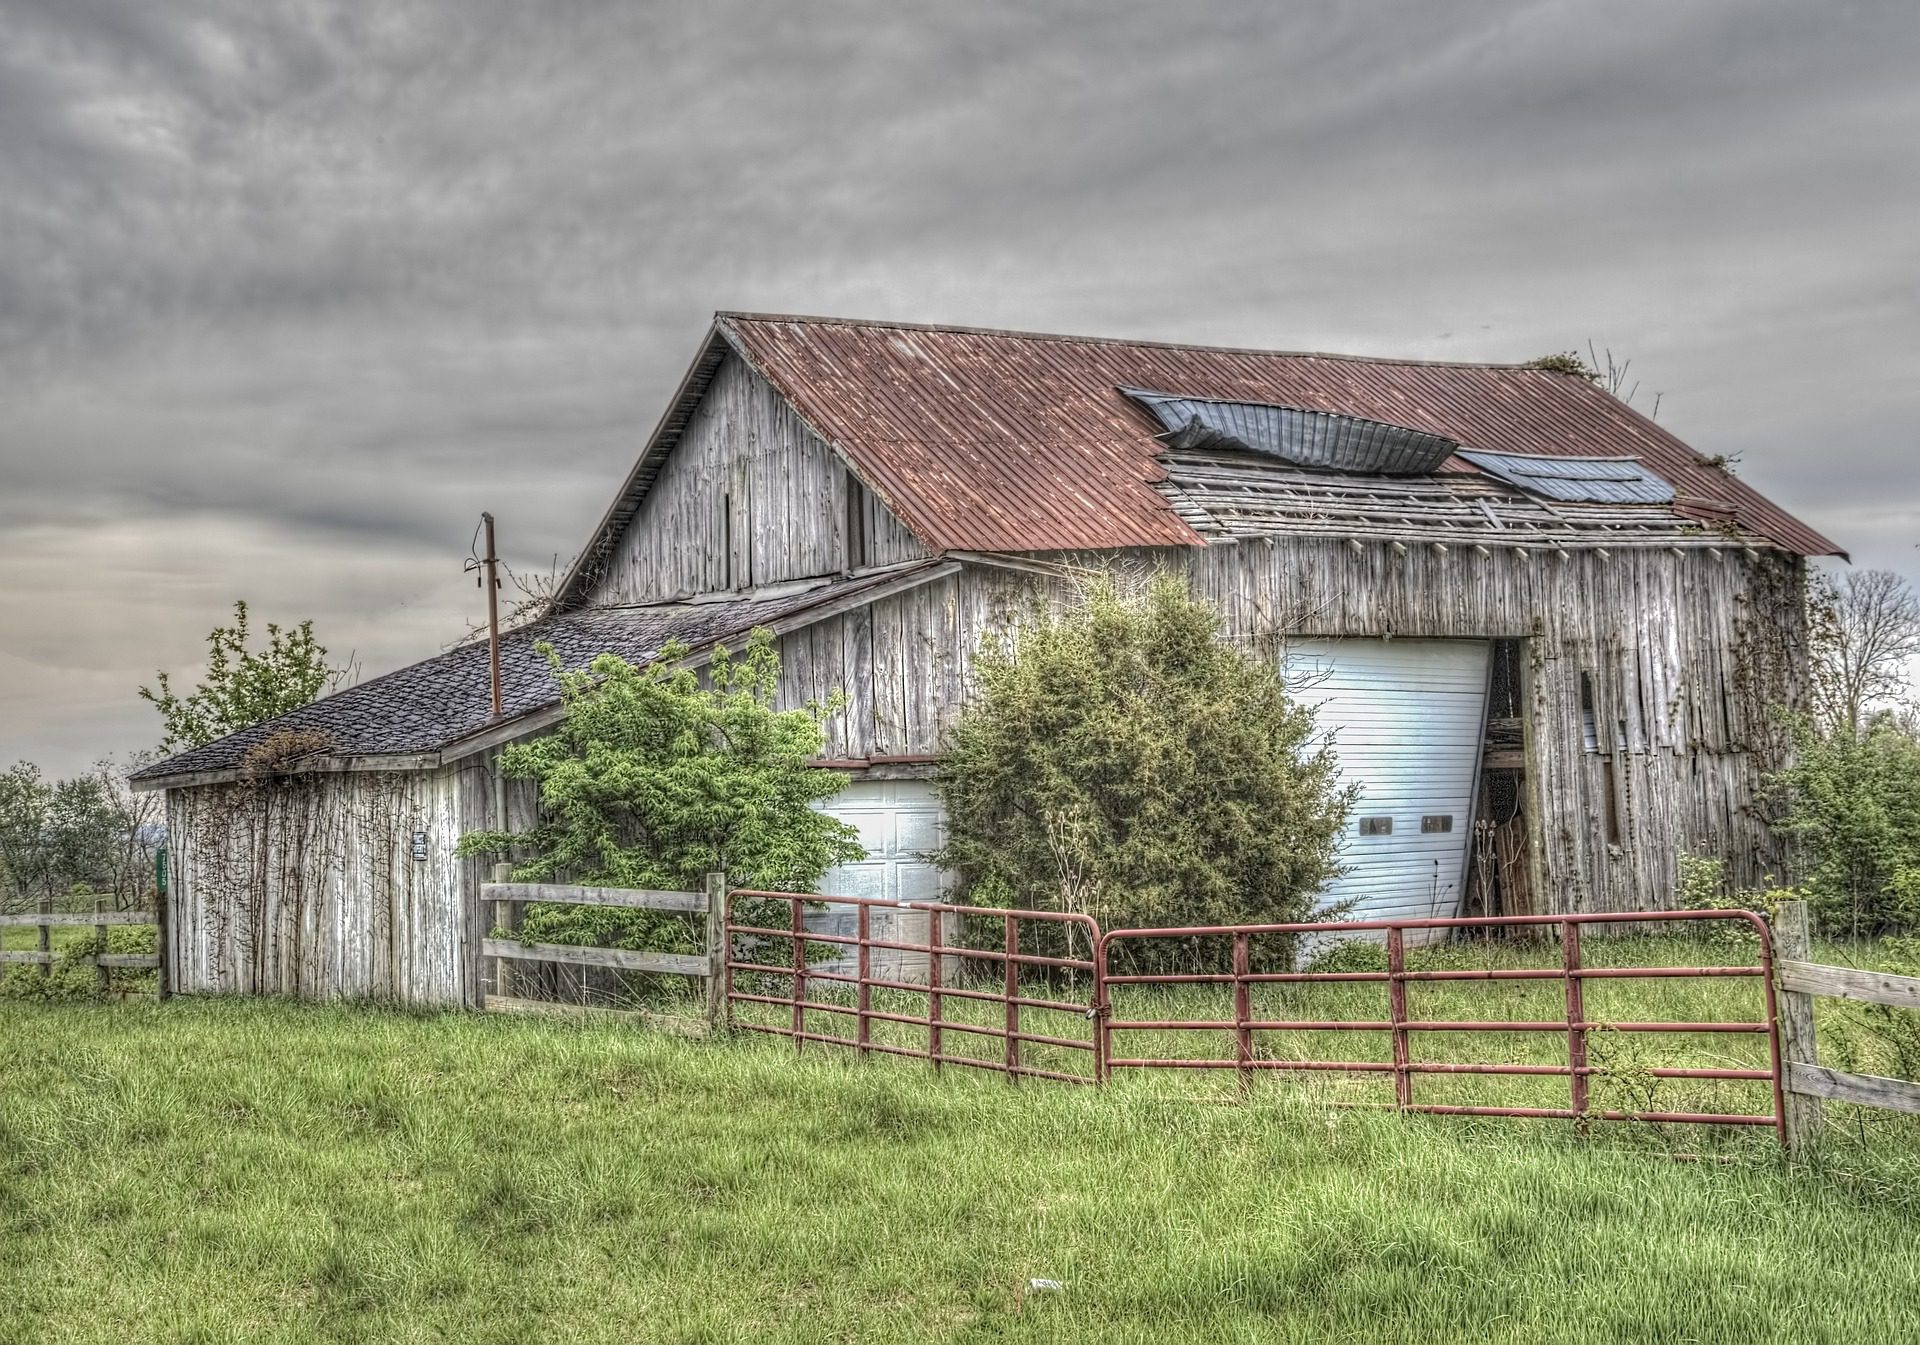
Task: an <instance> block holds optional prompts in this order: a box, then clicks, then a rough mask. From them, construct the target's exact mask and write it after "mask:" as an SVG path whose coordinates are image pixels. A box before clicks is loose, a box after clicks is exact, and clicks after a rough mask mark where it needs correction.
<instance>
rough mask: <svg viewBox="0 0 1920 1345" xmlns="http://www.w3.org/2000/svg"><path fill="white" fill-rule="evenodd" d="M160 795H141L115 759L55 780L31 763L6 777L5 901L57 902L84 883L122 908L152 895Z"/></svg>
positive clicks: (0, 878)
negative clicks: (149, 889) (131, 787)
mask: <svg viewBox="0 0 1920 1345" xmlns="http://www.w3.org/2000/svg"><path fill="white" fill-rule="evenodd" d="M158 802H159V800H158V796H156V795H150V794H134V793H133V792H132V791H131V790H129V789H128V788H127V787H126V782H125V779H124V777H123V776H122V775H121V773H120V772H119V770H118V769H117V768H116V767H115V766H114V764H113V762H111V761H101V762H98V763H96V764H95V765H94V766H93V767H92V768H91V769H90V770H88V771H87V772H85V773H84V774H81V775H76V776H73V777H71V778H69V779H65V780H59V781H47V780H45V779H43V778H42V777H41V774H40V770H39V768H38V767H37V766H34V765H33V764H32V763H31V762H20V763H18V764H16V765H15V766H13V767H12V768H11V769H10V770H8V771H6V772H5V773H4V774H0V882H3V883H4V887H0V903H4V905H5V906H6V907H7V908H9V909H16V910H17V909H21V908H24V907H28V906H35V905H38V903H39V902H40V901H41V900H42V899H43V898H48V897H51V898H53V899H55V900H56V901H57V900H59V899H60V898H62V897H64V896H67V895H68V894H70V893H71V892H73V891H74V889H76V888H83V887H84V888H87V889H90V890H92V891H94V892H97V893H100V894H103V895H107V894H110V895H111V896H112V897H113V898H114V903H115V905H116V906H118V907H120V908H121V909H127V908H129V907H132V906H135V905H138V904H139V903H140V902H141V900H142V899H143V898H144V897H145V896H146V892H147V885H148V875H149V874H150V873H151V872H152V863H153V844H152V841H153V837H152V835H151V827H152V824H153V823H154V822H155V821H157V818H158Z"/></svg>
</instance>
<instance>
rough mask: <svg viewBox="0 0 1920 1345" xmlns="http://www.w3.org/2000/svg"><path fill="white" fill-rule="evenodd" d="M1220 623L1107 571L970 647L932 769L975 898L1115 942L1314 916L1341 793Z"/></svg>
mask: <svg viewBox="0 0 1920 1345" xmlns="http://www.w3.org/2000/svg"><path fill="white" fill-rule="evenodd" d="M1219 628H1220V621H1219V617H1218V615H1217V614H1216V613H1215V612H1214V611H1213V609H1212V608H1210V607H1208V606H1207V605H1205V604H1204V603H1201V602H1197V601H1195V600H1194V599H1193V598H1192V597H1191V596H1190V595H1189V594H1188V592H1187V590H1186V587H1185V585H1184V583H1183V582H1182V581H1181V580H1180V579H1179V578H1178V577H1175V576H1171V575H1161V576H1159V577H1158V578H1156V579H1155V580H1153V581H1152V582H1151V583H1150V584H1149V585H1147V586H1146V587H1145V588H1144V590H1143V591H1141V592H1140V593H1138V594H1127V593H1123V592H1122V591H1121V589H1120V587H1119V586H1118V585H1117V584H1116V583H1115V582H1114V580H1113V579H1112V578H1110V577H1109V578H1103V579H1100V580H1097V581H1095V582H1093V583H1091V584H1089V585H1088V586H1087V588H1086V589H1085V591H1084V592H1083V594H1082V595H1081V596H1080V599H1079V600H1078V601H1077V602H1076V603H1074V604H1073V605H1072V606H1070V607H1069V608H1068V609H1067V610H1066V611H1065V612H1063V613H1058V614H1055V613H1052V612H1049V611H1046V610H1044V609H1040V608H1036V609H1035V610H1033V611H1032V612H1031V613H1030V614H1029V616H1028V617H1027V619H1026V620H1025V621H1024V622H1023V623H1022V624H1021V625H1020V626H1019V628H1018V630H1017V632H1016V634H1015V637H1014V638H1013V639H1011V640H1007V641H1004V642H1001V643H998V644H992V645H989V646H988V647H986V648H983V649H982V650H981V651H980V656H979V659H978V661H977V662H976V665H975V683H976V685H975V690H974V694H973V696H972V698H971V699H970V700H969V702H968V704H967V708H966V710H965V711H964V712H963V714H962V716H961V718H960V720H959V722H958V723H957V724H956V725H955V727H954V728H953V730H952V732H951V733H950V734H949V735H948V738H947V741H946V743H945V750H944V753H943V756H942V762H941V767H940V774H939V787H940V793H941V797H942V799H943V800H944V802H945V804H946V809H947V827H948V837H949V839H948V842H947V844H946V846H945V847H944V848H943V849H942V851H941V852H940V855H939V860H940V863H941V864H942V865H943V866H944V867H946V868H948V869H950V870H952V871H953V872H955V873H957V874H958V875H959V878H960V886H961V889H962V891H963V892H964V893H965V895H966V898H967V899H968V900H970V901H972V902H974V903H976V904H979V905H991V906H1017V907H1025V908H1029V909H1040V910H1055V911H1072V912H1081V913H1085V914H1087V915H1091V916H1093V917H1094V918H1095V919H1097V920H1098V921H1099V922H1100V923H1101V925H1102V926H1103V927H1104V928H1108V929H1118V928H1121V927H1123V926H1153V925H1186V924H1193V925H1215V924H1238V923H1250V922H1272V923H1279V922H1286V921H1296V920H1301V919H1305V918H1307V917H1308V914H1309V912H1310V911H1311V910H1312V908H1313V902H1314V894H1315V892H1316V891H1317V890H1318V889H1319V888H1320V886H1321V885H1322V884H1323V883H1324V882H1325V881H1326V880H1327V879H1328V878H1330V877H1332V876H1334V874H1336V873H1337V872H1338V866H1337V864H1336V861H1335V845H1336V841H1337V838H1338V836H1339V833H1340V830H1341V827H1342V825H1343V824H1344V823H1345V821H1346V816H1347V813H1348V810H1349V809H1350V807H1351V805H1352V793H1351V791H1349V790H1344V789H1342V788H1340V787H1339V785H1338V783H1337V770H1338V767H1337V763H1336V761H1335V759H1334V756H1333V754H1332V753H1331V752H1330V751H1328V750H1326V749H1324V748H1316V747H1315V746H1314V743H1313V733H1314V720H1313V714H1312V711H1311V710H1309V709H1307V708H1306V707H1304V706H1301V705H1299V704H1297V703H1295V702H1294V701H1293V700H1292V699H1291V698H1290V697H1289V696H1288V694H1287V690H1286V687H1285V685H1284V683H1283V681H1282V679H1281V677H1280V674H1279V671H1278V669H1277V668H1276V667H1275V666H1274V664H1273V663H1272V662H1271V661H1269V660H1264V659H1261V658H1258V657H1256V656H1254V655H1252V654H1249V653H1247V652H1245V651H1243V650H1241V649H1239V648H1236V647H1235V646H1233V645H1230V644H1228V643H1226V642H1225V641H1224V640H1222V639H1221V638H1220V629H1219ZM1278 942H1279V941H1277V940H1276V941H1271V943H1270V944H1269V945H1268V947H1270V948H1272V947H1275V946H1277V944H1278ZM1149 949H1152V951H1151V952H1149V951H1148V950H1149ZM1135 952H1136V953H1137V954H1139V955H1141V956H1145V957H1148V958H1151V957H1153V956H1164V957H1180V956H1183V955H1184V954H1183V952H1182V950H1180V949H1178V948H1175V947H1172V946H1169V945H1160V946H1158V947H1155V946H1154V945H1152V944H1147V943H1141V944H1138V945H1135ZM1284 952H1285V950H1284V949H1277V951H1276V954H1275V955H1277V956H1284Z"/></svg>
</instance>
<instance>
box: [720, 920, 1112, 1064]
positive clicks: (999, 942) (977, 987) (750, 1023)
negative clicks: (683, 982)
mask: <svg viewBox="0 0 1920 1345" xmlns="http://www.w3.org/2000/svg"><path fill="white" fill-rule="evenodd" d="M742 901H746V902H754V903H782V904H784V905H785V906H786V908H787V910H786V914H787V919H786V920H785V921H784V922H782V923H781V924H780V925H778V926H775V925H771V924H751V923H743V922H742V921H740V920H739V919H737V918H736V915H737V908H738V906H739V904H740V903H741V902H742ZM809 907H811V908H814V909H815V910H827V911H831V910H832V909H833V908H836V907H840V908H846V907H851V908H852V910H853V913H854V932H853V933H852V934H835V933H831V932H826V931H821V930H810V929H808V928H807V927H806V916H807V912H808V908H809ZM876 913H887V914H892V915H895V916H898V915H900V914H916V915H917V914H924V915H925V918H926V936H925V937H924V938H922V939H908V938H898V937H878V936H877V935H876V933H875V930H874V928H873V924H874V917H875V915H876ZM955 924H959V925H961V926H962V928H963V929H964V931H965V932H966V933H968V934H969V935H971V936H972V937H968V938H964V939H960V940H954V939H952V938H951V937H950V936H949V935H950V926H952V925H955ZM995 924H997V925H998V926H999V928H998V930H997V931H993V932H994V933H995V934H996V935H997V937H992V938H988V939H983V938H981V937H979V935H980V934H981V933H982V926H985V927H986V928H987V929H988V930H989V931H992V927H993V926H994V925H995ZM1034 927H1046V928H1047V929H1049V930H1051V931H1052V932H1053V934H1054V936H1055V937H1056V938H1062V939H1063V941H1064V942H1065V943H1066V944H1067V949H1068V951H1067V955H1056V954H1048V953H1035V952H1026V951H1022V947H1021V932H1022V930H1023V928H1026V929H1032V928H1034ZM1076 938H1077V939H1078V941H1079V942H1080V944H1081V945H1082V946H1084V948H1085V949H1086V955H1085V956H1084V957H1079V956H1073V955H1072V945H1073V942H1074V940H1075V939H1076ZM726 941H727V950H726V951H727V959H726V988H725V989H726V1001H727V1011H728V1021H729V1022H730V1024H731V1025H732V1026H734V1027H736V1028H741V1029H744V1030H746V1031H750V1032H766V1033H772V1034H774V1035H777V1036H782V1037H789V1038H791V1039H792V1040H793V1043H794V1045H795V1047H796V1049H797V1048H799V1047H800V1046H802V1045H803V1044H804V1043H806V1042H820V1043H823V1044H826V1045H831V1046H844V1047H850V1048H852V1049H853V1050H855V1051H858V1052H859V1053H861V1054H862V1055H865V1054H867V1053H869V1052H878V1053H880V1054H884V1055H901V1056H913V1057H916V1058H919V1059H924V1060H930V1061H932V1062H933V1065H934V1068H935V1069H938V1068H940V1067H941V1066H942V1065H963V1066H967V1067H969V1068H972V1069H985V1070H994V1071H998V1072H1000V1073H1004V1074H1005V1075H1007V1076H1008V1077H1009V1078H1010V1079H1019V1078H1038V1079H1057V1080H1061V1081H1064V1082H1071V1083H1099V1082H1100V1081H1101V1080H1102V1079H1103V1078H1104V1077H1105V1070H1104V1069H1103V1067H1102V1064H1101V1055H1100V1052H1101V1046H1102V1041H1103V1038H1102V1034H1101V1033H1100V1032H1099V1031H1098V1029H1097V1025H1095V1024H1094V1022H1093V1020H1094V1019H1095V1018H1096V1017H1097V1012H1096V1006H1097V1005H1098V1004H1099V1003H1100V972H1099V962H1098V950H1099V947H1100V927H1099V926H1098V925H1096V924H1095V923H1094V922H1093V921H1092V920H1091V919H1090V918H1088V917H1087V916H1084V915H1062V914H1058V913H1054V912H1048V911H1016V910H1002V909H998V908H992V907H982V906H955V905H950V904H947V903H945V902H897V901H884V900H880V899H877V898H872V897H839V896H823V895H819V894H816V893H794V892H761V891H754V890H751V889H741V890H738V891H735V892H731V893H729V894H728V897H727V920H726ZM742 941H745V942H746V943H747V944H748V948H749V952H748V953H747V955H746V956H744V957H743V956H741V948H740V945H741V943H742ZM756 943H757V944H758V945H759V948H758V949H755V948H754V947H753V945H754V944H756ZM815 947H825V948H829V949H852V950H853V955H854V968H853V970H852V971H851V972H847V971H833V970H827V969H822V968H820V967H819V966H817V965H815V959H814V958H813V957H811V956H810V951H809V950H810V948H815ZM769 948H771V949H775V950H777V951H778V953H780V954H784V956H773V955H769V954H768V953H767V952H766V951H765V950H766V949H769ZM876 951H878V952H891V953H905V954H912V955H924V956H925V957H926V980H925V981H917V980H909V979H905V978H904V977H902V976H900V975H888V974H885V972H884V970H878V969H876V968H875V966H874V954H875V952H876ZM896 960H897V959H896ZM743 976H744V977H745V978H747V979H748V980H749V981H751V982H753V983H754V984H755V985H756V986H757V987H758V988H756V989H743V988H741V984H740V982H741V978H742V977H743ZM768 982H771V984H767V983H768ZM774 986H778V987H781V988H783V990H784V993H774V992H773V988H774ZM875 991H880V992H882V994H883V995H884V996H885V997H886V1000H887V1002H888V1003H891V1004H893V1005H894V1007H891V1008H889V1007H886V1005H885V1004H883V1005H882V1006H879V1007H876V1005H875V1003H874V992H875ZM1068 996H1072V997H1071V998H1069V997H1068ZM901 1001H905V1002H904V1003H902V1002H901ZM740 1005H757V1006H761V1008H762V1011H763V1012H764V1010H765V1009H766V1008H767V1007H768V1006H771V1007H773V1008H776V1009H779V1010H782V1011H784V1012H783V1014H782V1015H781V1018H783V1019H784V1021H781V1020H779V1019H775V1020H772V1021H768V1020H764V1019H762V1020H754V1019H750V1018H742V1017H740V1016H739V1015H738V1014H737V1013H736V1012H735V1008H736V1006H740ZM913 1007H921V1008H923V1009H924V1011H923V1012H920V1013H912V1012H905V1011H903V1010H905V1009H908V1008H913ZM1023 1011H1025V1013H1026V1014H1029V1015H1031V1014H1048V1015H1053V1016H1054V1017H1055V1018H1058V1017H1060V1016H1063V1015H1064V1016H1067V1017H1068V1019H1069V1021H1071V1022H1073V1023H1074V1024H1076V1025H1082V1026H1084V1030H1085V1031H1086V1036H1085V1037H1084V1038H1074V1037H1067V1036H1063V1035H1061V1033H1060V1032H1058V1031H1055V1032H1035V1031H1033V1030H1032V1027H1031V1023H1030V1021H1028V1020H1027V1019H1025V1018H1023ZM820 1015H826V1016H828V1017H829V1018H830V1019H832V1020H835V1021H836V1022H838V1023H840V1024H845V1022H846V1020H847V1019H852V1020H853V1022H852V1027H853V1035H852V1036H846V1035H844V1033H843V1032H825V1031H821V1030H820V1027H819V1025H818V1024H819V1016H820ZM810 1017H811V1018H812V1020H813V1025H810V1024H809V1018H810ZM889 1026H891V1027H894V1028H907V1029H911V1031H909V1032H908V1033H906V1034H899V1033H896V1034H894V1037H893V1039H892V1040H879V1039H877V1038H876V1036H875V1029H876V1028H877V1027H878V1028H881V1029H885V1028H887V1027H889ZM903 1036H904V1037H905V1038H906V1039H904V1040H903V1039H902V1037H903ZM974 1039H984V1040H990V1041H997V1042H998V1043H999V1049H998V1050H997V1051H996V1052H995V1053H994V1054H992V1055H972V1054H968V1053H967V1052H966V1051H965V1050H964V1049H961V1048H960V1047H959V1046H958V1045H957V1044H956V1042H957V1041H967V1040H974ZM1027 1047H1037V1048H1040V1050H1041V1051H1043V1052H1045V1053H1046V1057H1047V1059H1046V1063H1045V1064H1036V1063H1035V1062H1034V1060H1032V1059H1031V1058H1029V1055H1028V1052H1027V1051H1026V1050H1025V1048H1027ZM1062 1057H1064V1060H1062V1059H1061V1058H1062ZM1080 1059H1084V1061H1085V1068H1084V1069H1080V1068H1073V1067H1069V1063H1070V1062H1074V1061H1078V1060H1080ZM1048 1066H1058V1067H1051V1068H1050V1067H1048Z"/></svg>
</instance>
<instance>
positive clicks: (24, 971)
mask: <svg viewBox="0 0 1920 1345" xmlns="http://www.w3.org/2000/svg"><path fill="white" fill-rule="evenodd" d="M158 937H159V936H158V932H157V931H156V930H155V929H154V927H153V926H152V925H109V926H108V927H107V937H106V940H105V941H104V942H102V940H101V938H100V935H99V934H97V933H95V932H94V931H93V930H92V929H88V930H87V932H86V934H85V935H84V936H82V937H80V938H77V939H74V940H72V941H71V942H69V943H66V944H64V945H63V946H61V948H60V949H59V958H58V959H57V960H56V961H55V962H54V964H53V965H52V966H51V967H49V968H48V970H47V974H46V975H44V976H42V975H41V974H40V970H39V968H38V967H30V966H23V965H20V964H17V963H16V964H13V965H10V966H8V968H7V974H6V977H5V979H0V999H37V1000H57V999H92V998H94V997H95V996H97V995H98V994H99V993H100V982H99V978H98V976H97V974H96V973H95V971H94V968H93V964H92V962H91V961H90V960H89V959H91V958H93V957H95V956H97V955H98V954H100V953H142V954H148V955H151V954H152V953H154V952H155V951H156V950H157V949H158V948H159V943H158V942H157V940H158ZM107 975H108V976H109V977H110V978H111V979H110V980H109V982H108V984H109V986H110V987H112V988H113V989H116V990H138V991H152V990H153V989H154V977H155V973H154V972H152V971H143V970H139V969H129V968H125V967H113V968H109V969H108V972H107Z"/></svg>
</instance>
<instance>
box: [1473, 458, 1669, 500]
mask: <svg viewBox="0 0 1920 1345" xmlns="http://www.w3.org/2000/svg"><path fill="white" fill-rule="evenodd" d="M1460 456H1461V457H1462V458H1465V459H1466V460H1467V461H1468V462H1470V463H1472V464H1473V465H1474V466H1475V467H1478V468H1479V469H1480V470H1481V471H1483V472H1486V473H1488V474H1489V475H1492V476H1497V477H1499V478H1500V479H1501V480H1502V481H1505V482H1506V483H1507V484H1508V485H1510V486H1518V487H1519V488H1520V489H1521V490H1524V491H1526V492H1527V493H1528V494H1529V495H1539V496H1543V497H1545V498H1546V499H1549V500H1565V501H1567V502H1568V503H1571V504H1672V503H1673V501H1674V489H1673V487H1672V486H1671V485H1669V484H1667V482H1665V481H1664V480H1662V479H1661V478H1660V477H1658V476H1656V475H1655V474H1654V473H1652V472H1650V471H1648V470H1647V468H1646V464H1644V463H1642V462H1641V461H1640V459H1638V458H1549V457H1543V456H1541V455H1538V454H1531V453H1483V452H1478V451H1476V450H1473V449H1462V450H1461V452H1460Z"/></svg>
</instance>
